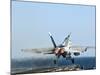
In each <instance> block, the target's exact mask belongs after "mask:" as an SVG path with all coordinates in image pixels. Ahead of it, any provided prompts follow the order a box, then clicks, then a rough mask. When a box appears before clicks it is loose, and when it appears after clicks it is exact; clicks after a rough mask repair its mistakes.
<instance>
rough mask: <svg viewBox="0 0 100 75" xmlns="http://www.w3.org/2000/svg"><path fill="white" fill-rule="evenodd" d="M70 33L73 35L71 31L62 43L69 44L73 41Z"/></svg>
mask: <svg viewBox="0 0 100 75" xmlns="http://www.w3.org/2000/svg"><path fill="white" fill-rule="evenodd" d="M70 35H71V33H70V34H69V35H68V36H67V37H66V38H65V39H64V41H63V43H62V45H64V46H68V45H69V44H70V43H71V40H70Z"/></svg>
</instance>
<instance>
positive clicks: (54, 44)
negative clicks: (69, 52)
mask: <svg viewBox="0 0 100 75" xmlns="http://www.w3.org/2000/svg"><path fill="white" fill-rule="evenodd" d="M49 36H50V38H51V41H52V43H53V46H54V48H56V47H57V46H56V43H55V41H54V39H53V37H52V35H51V33H50V32H49Z"/></svg>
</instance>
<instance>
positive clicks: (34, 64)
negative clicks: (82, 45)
mask: <svg viewBox="0 0 100 75" xmlns="http://www.w3.org/2000/svg"><path fill="white" fill-rule="evenodd" d="M74 59H75V62H74V64H76V65H80V67H81V69H84V70H89V69H95V68H96V58H95V57H80V58H79V57H78V58H74ZM72 64H73V63H72V62H71V61H70V60H65V59H64V58H60V59H59V60H58V62H57V64H54V62H53V58H46V59H41V58H38V59H35V58H29V59H21V60H16V59H12V60H11V71H12V72H13V71H15V70H29V69H34V70H35V69H42V68H52V67H62V66H68V65H72Z"/></svg>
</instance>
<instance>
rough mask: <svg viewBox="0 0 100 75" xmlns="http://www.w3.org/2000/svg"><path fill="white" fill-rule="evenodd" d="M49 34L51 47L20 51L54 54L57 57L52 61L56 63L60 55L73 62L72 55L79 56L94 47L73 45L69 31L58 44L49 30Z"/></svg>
mask: <svg viewBox="0 0 100 75" xmlns="http://www.w3.org/2000/svg"><path fill="white" fill-rule="evenodd" d="M49 36H50V38H51V41H52V44H53V46H54V47H53V48H40V49H38V48H34V49H22V51H26V52H27V51H29V52H32V53H43V54H55V56H56V58H57V59H56V60H54V63H55V64H56V62H57V60H58V58H59V57H60V56H62V57H64V58H65V59H66V60H71V61H72V63H74V58H72V55H74V56H79V55H80V54H81V53H84V52H86V51H87V49H89V48H95V47H93V46H73V45H72V42H71V40H70V36H71V33H70V34H69V35H68V36H67V37H66V38H65V39H64V41H63V42H62V43H61V44H60V45H58V46H57V45H56V43H55V41H54V39H53V37H52V35H51V33H50V32H49Z"/></svg>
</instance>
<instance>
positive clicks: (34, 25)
mask: <svg viewBox="0 0 100 75" xmlns="http://www.w3.org/2000/svg"><path fill="white" fill-rule="evenodd" d="M48 32H51V33H52V35H53V37H54V39H55V42H56V44H60V43H61V42H62V41H63V40H64V38H65V37H66V36H67V35H68V34H69V33H70V32H71V33H72V34H71V41H72V43H73V45H74V44H75V45H82V46H87V45H89V46H95V6H82V5H67V4H51V3H36V2H18V1H13V2H12V58H21V57H27V56H35V55H33V54H32V53H24V52H21V49H25V48H45V47H46V48H47V47H53V45H52V43H51V40H50V38H49V36H48ZM94 55H95V51H94V50H90V51H88V52H86V53H84V54H82V55H81V56H94Z"/></svg>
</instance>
